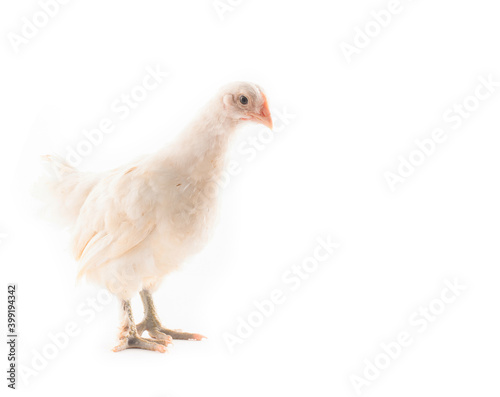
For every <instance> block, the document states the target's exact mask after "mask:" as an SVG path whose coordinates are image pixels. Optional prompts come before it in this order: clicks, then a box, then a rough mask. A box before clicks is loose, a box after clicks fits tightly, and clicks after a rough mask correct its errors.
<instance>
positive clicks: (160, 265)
mask: <svg viewBox="0 0 500 397" xmlns="http://www.w3.org/2000/svg"><path fill="white" fill-rule="evenodd" d="M245 98H246V99H245ZM245 102H246V103H245ZM246 121H254V122H258V123H261V124H264V125H267V126H268V127H271V126H272V122H271V117H270V113H269V108H268V105H267V100H266V97H265V95H264V94H263V92H262V90H261V89H260V87H258V86H257V85H255V84H251V83H242V82H238V83H232V84H229V85H228V86H226V87H224V88H222V89H221V91H220V92H219V93H218V94H217V95H216V96H215V97H214V98H213V99H212V100H211V101H210V102H209V103H208V104H207V105H206V106H205V107H204V108H203V110H202V112H201V113H200V115H199V116H198V117H197V118H195V119H194V120H193V121H192V123H191V124H189V125H188V126H187V127H186V128H185V130H184V131H183V132H182V133H181V134H180V135H179V137H178V138H177V139H176V140H175V141H174V142H173V143H172V144H171V145H169V146H167V147H165V148H163V149H161V150H159V151H158V152H157V153H155V154H153V155H149V156H144V157H143V158H141V159H139V160H138V161H135V162H133V163H130V164H127V165H124V166H122V167H119V168H117V169H115V170H112V171H109V172H103V173H83V172H79V171H77V170H76V169H75V168H73V167H71V166H70V165H68V164H67V163H65V162H64V161H62V160H61V159H59V158H57V157H54V156H46V157H45V160H46V161H47V162H48V164H49V165H50V167H51V168H52V169H53V170H54V171H55V173H54V175H56V177H55V178H53V179H52V180H50V181H48V182H47V184H46V187H47V188H48V191H49V192H50V197H48V200H49V202H51V203H52V205H53V207H54V208H56V209H57V210H58V211H59V212H60V215H62V216H63V217H64V218H65V219H66V220H67V221H68V222H69V223H70V224H71V225H72V229H73V233H74V240H73V254H74V257H75V259H76V260H77V261H78V264H79V273H78V275H79V277H82V276H85V277H86V278H87V279H89V280H92V281H94V282H96V283H98V284H101V285H104V286H106V287H107V288H108V289H109V290H110V291H111V292H112V293H114V294H115V295H117V296H118V297H119V298H121V299H122V300H124V301H127V300H129V299H130V298H131V297H132V295H133V294H135V293H136V292H138V291H139V290H141V289H143V290H147V291H154V290H155V289H156V288H157V287H158V285H159V284H160V282H161V280H162V279H163V277H164V276H165V275H167V274H168V273H170V272H172V271H173V270H175V269H176V268H178V267H179V266H180V265H181V264H182V263H183V261H184V260H185V259H186V258H187V257H188V256H189V255H192V254H194V253H197V252H198V251H199V250H200V249H201V248H203V246H204V245H205V243H206V242H207V239H208V237H209V235H210V232H211V230H212V228H213V225H214V221H215V217H216V207H217V196H218V194H217V193H218V185H217V182H218V180H219V178H220V177H221V173H222V171H223V167H224V158H225V154H226V152H227V149H228V146H229V143H230V140H231V137H232V136H233V134H234V132H235V130H236V129H237V127H238V126H239V125H241V124H242V123H244V122H246ZM129 347H130V346H129Z"/></svg>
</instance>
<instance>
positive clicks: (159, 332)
mask: <svg viewBox="0 0 500 397" xmlns="http://www.w3.org/2000/svg"><path fill="white" fill-rule="evenodd" d="M140 294H141V299H142V304H143V305H144V319H143V320H142V321H141V322H140V323H139V324H137V333H138V335H142V333H143V332H144V331H148V333H149V335H150V336H151V338H154V339H153V340H155V341H160V340H163V341H168V342H170V341H171V340H172V339H183V340H202V339H203V338H206V337H205V336H203V335H200V334H192V333H189V332H182V331H180V330H171V329H167V328H163V326H162V325H161V322H160V319H159V318H158V315H157V314H156V309H155V306H154V303H153V297H152V296H151V292H150V291H148V290H147V289H143V290H142V291H141V293H140Z"/></svg>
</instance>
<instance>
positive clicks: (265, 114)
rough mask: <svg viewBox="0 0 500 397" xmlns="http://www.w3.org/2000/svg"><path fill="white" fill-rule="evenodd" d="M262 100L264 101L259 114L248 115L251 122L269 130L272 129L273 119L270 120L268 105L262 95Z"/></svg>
mask: <svg viewBox="0 0 500 397" xmlns="http://www.w3.org/2000/svg"><path fill="white" fill-rule="evenodd" d="M262 99H264V103H263V104H262V107H261V108H260V113H249V116H250V118H251V120H253V121H255V122H256V123H259V124H262V125H265V126H266V127H267V128H269V129H271V130H272V129H273V119H272V118H271V112H270V111H269V105H268V103H267V98H266V96H265V95H264V94H262Z"/></svg>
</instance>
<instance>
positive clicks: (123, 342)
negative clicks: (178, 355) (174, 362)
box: [113, 299, 172, 353]
mask: <svg viewBox="0 0 500 397" xmlns="http://www.w3.org/2000/svg"><path fill="white" fill-rule="evenodd" d="M122 309H123V321H122V328H121V330H120V334H119V338H120V342H119V343H118V345H117V346H116V347H115V348H113V351H114V352H119V351H122V350H125V349H144V350H152V351H157V352H160V353H165V352H166V351H167V348H166V346H167V345H168V344H169V343H172V339H171V338H170V339H169V338H163V339H148V338H142V337H141V334H140V333H138V332H137V327H136V326H135V322H134V317H133V316H132V308H131V307H130V301H129V300H128V299H127V300H123V301H122Z"/></svg>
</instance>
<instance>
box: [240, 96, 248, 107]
mask: <svg viewBox="0 0 500 397" xmlns="http://www.w3.org/2000/svg"><path fill="white" fill-rule="evenodd" d="M240 103H241V104H242V105H246V104H247V103H248V98H247V97H246V96H245V95H242V96H240Z"/></svg>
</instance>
